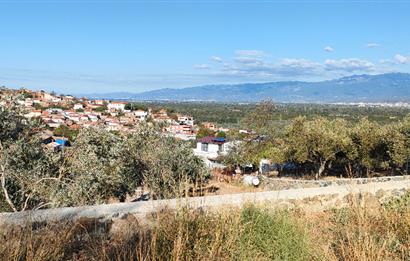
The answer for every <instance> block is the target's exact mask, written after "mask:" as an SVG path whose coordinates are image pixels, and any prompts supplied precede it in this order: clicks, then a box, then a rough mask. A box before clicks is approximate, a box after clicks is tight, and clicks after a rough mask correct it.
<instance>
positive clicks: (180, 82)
mask: <svg viewBox="0 0 410 261" xmlns="http://www.w3.org/2000/svg"><path fill="white" fill-rule="evenodd" d="M0 11H1V15H0V86H1V85H5V86H7V87H12V88H19V87H26V88H30V89H44V90H54V91H57V92H63V93H93V92H100V93H101V92H116V91H130V92H140V91H145V90H151V89H158V88H180V87H187V86H196V85H203V84H216V83H240V82H266V81H280V80H307V81H317V80H322V79H331V78H336V77H340V76H345V75H352V74H362V73H369V74H377V73H385V72H395V71H400V72H410V29H409V25H410V15H409V14H410V1H258V0H254V1H250V0H249V1H243V0H242V1H229V0H224V1H211V0H209V1H206V0H203V1H172V0H170V1H156V0H151V1H138V0H134V1H132V0H128V1H121V0H118V1H103V0H102V1H97V0H94V1H75V0H71V1H70V0H64V1H47V0H44V1H36V0H31V1H30V0H25V1H20V0H14V1H4V0H0Z"/></svg>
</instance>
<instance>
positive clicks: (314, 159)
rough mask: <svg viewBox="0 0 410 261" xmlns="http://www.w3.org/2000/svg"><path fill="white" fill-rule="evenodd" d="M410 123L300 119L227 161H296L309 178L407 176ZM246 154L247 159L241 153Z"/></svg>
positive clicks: (244, 146) (246, 145) (250, 142)
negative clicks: (386, 123) (382, 174)
mask: <svg viewBox="0 0 410 261" xmlns="http://www.w3.org/2000/svg"><path fill="white" fill-rule="evenodd" d="M409 134H410V120H409V119H408V118H405V119H404V120H402V121H399V122H398V123H396V124H390V125H381V124H378V123H375V122H371V121H369V120H368V119H362V120H360V121H359V122H356V123H352V122H348V121H346V120H343V119H334V120H331V119H327V118H323V117H317V118H313V119H311V120H309V119H307V118H306V117H298V118H296V119H294V120H293V121H292V122H291V123H290V124H289V125H288V126H287V127H286V128H284V129H283V131H282V132H280V133H278V132H276V131H274V130H272V131H271V133H270V134H269V135H267V136H264V138H263V139H260V138H258V137H257V138H255V139H248V140H246V141H245V142H243V143H242V144H241V145H240V146H239V148H238V149H237V150H234V151H232V152H231V154H232V155H228V157H227V159H228V160H229V161H230V164H232V163H233V162H234V160H235V159H236V160H237V163H238V164H243V163H246V162H247V163H253V164H255V165H257V164H258V163H259V161H260V159H262V158H267V159H271V160H272V162H275V163H280V164H286V163H292V164H293V165H294V166H297V167H298V168H299V170H302V173H303V174H310V173H311V172H313V173H315V175H316V178H319V177H320V176H322V175H323V174H333V175H346V176H349V177H352V176H369V175H371V174H372V173H375V172H387V173H395V172H399V173H405V172H407V168H408V164H407V161H408V159H409V158H410V147H409V145H410V142H409V141H410V138H409V137H410V135H409ZM241 154H242V155H241Z"/></svg>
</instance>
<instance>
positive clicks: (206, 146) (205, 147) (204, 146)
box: [201, 143, 208, 151]
mask: <svg viewBox="0 0 410 261" xmlns="http://www.w3.org/2000/svg"><path fill="white" fill-rule="evenodd" d="M201 150H202V151H208V143H202V144H201Z"/></svg>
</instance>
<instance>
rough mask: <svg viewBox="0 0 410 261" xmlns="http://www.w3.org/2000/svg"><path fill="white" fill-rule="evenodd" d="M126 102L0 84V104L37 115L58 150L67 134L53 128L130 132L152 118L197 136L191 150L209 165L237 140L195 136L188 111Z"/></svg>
mask: <svg viewBox="0 0 410 261" xmlns="http://www.w3.org/2000/svg"><path fill="white" fill-rule="evenodd" d="M127 104H128V103H127V102H123V101H109V100H93V99H87V98H76V97H74V96H71V95H56V94H53V93H47V92H45V91H30V90H27V89H20V90H11V89H6V88H0V106H3V107H12V106H19V107H20V108H22V111H24V115H25V117H27V118H38V119H41V120H42V122H43V123H44V124H45V125H46V126H47V128H46V129H44V130H43V131H42V133H41V136H42V140H43V143H44V145H45V146H47V147H49V148H50V149H53V150H56V151H58V150H61V149H63V148H64V147H65V146H70V141H69V140H68V138H67V137H59V136H55V135H54V134H55V130H56V129H57V128H59V127H60V126H65V127H67V128H69V129H71V130H78V129H80V128H87V127H91V126H101V127H104V128H106V129H107V130H112V131H120V132H132V131H133V130H135V129H136V126H138V124H139V123H141V122H145V121H153V122H158V123H164V128H163V132H164V134H166V135H171V136H174V137H176V138H178V139H181V140H196V147H195V148H194V149H193V151H194V154H195V155H197V156H199V157H200V158H202V159H203V160H204V162H205V163H206V164H207V165H208V167H209V168H215V167H216V168H220V167H223V165H221V164H220V163H218V162H219V159H220V156H224V155H226V154H228V152H229V151H230V150H231V148H232V147H233V146H234V145H236V144H237V143H239V142H240V141H228V140H227V139H226V138H222V137H214V136H207V137H203V138H201V139H196V134H197V132H198V130H199V127H198V126H197V125H196V124H195V121H194V118H193V117H191V116H187V115H179V114H172V115H169V113H168V112H167V110H165V109H160V110H158V111H154V110H152V109H151V108H146V109H145V110H144V109H134V110H132V109H130V108H129V107H130V106H127ZM202 126H203V127H204V128H207V129H209V130H212V131H214V132H215V133H217V132H220V131H223V132H228V131H229V129H226V128H218V127H217V126H216V125H215V124H213V123H210V122H203V123H202ZM239 133H243V134H252V133H253V132H252V131H248V130H240V131H239Z"/></svg>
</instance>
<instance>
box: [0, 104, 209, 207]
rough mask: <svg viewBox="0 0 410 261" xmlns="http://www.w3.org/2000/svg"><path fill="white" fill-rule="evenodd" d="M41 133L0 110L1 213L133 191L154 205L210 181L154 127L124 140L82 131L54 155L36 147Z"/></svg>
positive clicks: (183, 149)
mask: <svg viewBox="0 0 410 261" xmlns="http://www.w3.org/2000/svg"><path fill="white" fill-rule="evenodd" d="M39 129H40V128H38V123H37V122H34V123H33V122H31V121H28V120H27V119H25V118H24V117H21V116H20V114H19V113H18V112H17V111H10V110H5V109H0V178H1V191H0V192H1V193H0V194H1V196H0V210H3V211H4V210H6V211H22V210H28V209H39V208H46V207H58V206H79V205H86V204H97V203H105V202H108V201H109V200H112V199H113V200H118V201H123V200H125V198H126V197H127V196H132V195H133V194H134V192H135V190H136V189H137V188H138V187H143V188H145V189H147V190H149V192H150V194H151V196H152V197H154V198H165V197H174V196H182V195H184V193H187V190H188V187H190V186H192V184H199V185H200V184H202V182H203V181H204V180H205V178H206V177H207V175H208V171H207V169H206V167H205V166H204V164H203V162H202V161H201V160H200V159H199V158H197V157H195V156H194V155H193V152H192V150H191V149H190V147H189V146H188V144H184V143H182V142H180V141H177V140H175V139H174V138H172V137H166V136H164V135H162V134H161V132H160V131H159V129H157V128H156V127H155V126H148V125H144V124H141V125H140V126H139V127H138V128H137V130H136V131H135V132H133V133H130V134H127V135H120V134H118V133H113V132H110V131H107V130H104V129H101V128H86V129H83V130H81V131H80V133H79V134H78V136H77V138H76V140H75V141H74V142H73V143H72V146H70V147H64V149H62V150H61V151H59V152H54V151H51V150H49V149H47V148H46V147H45V146H44V145H43V144H42V143H41V140H40V138H39V135H38V130H39Z"/></svg>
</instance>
